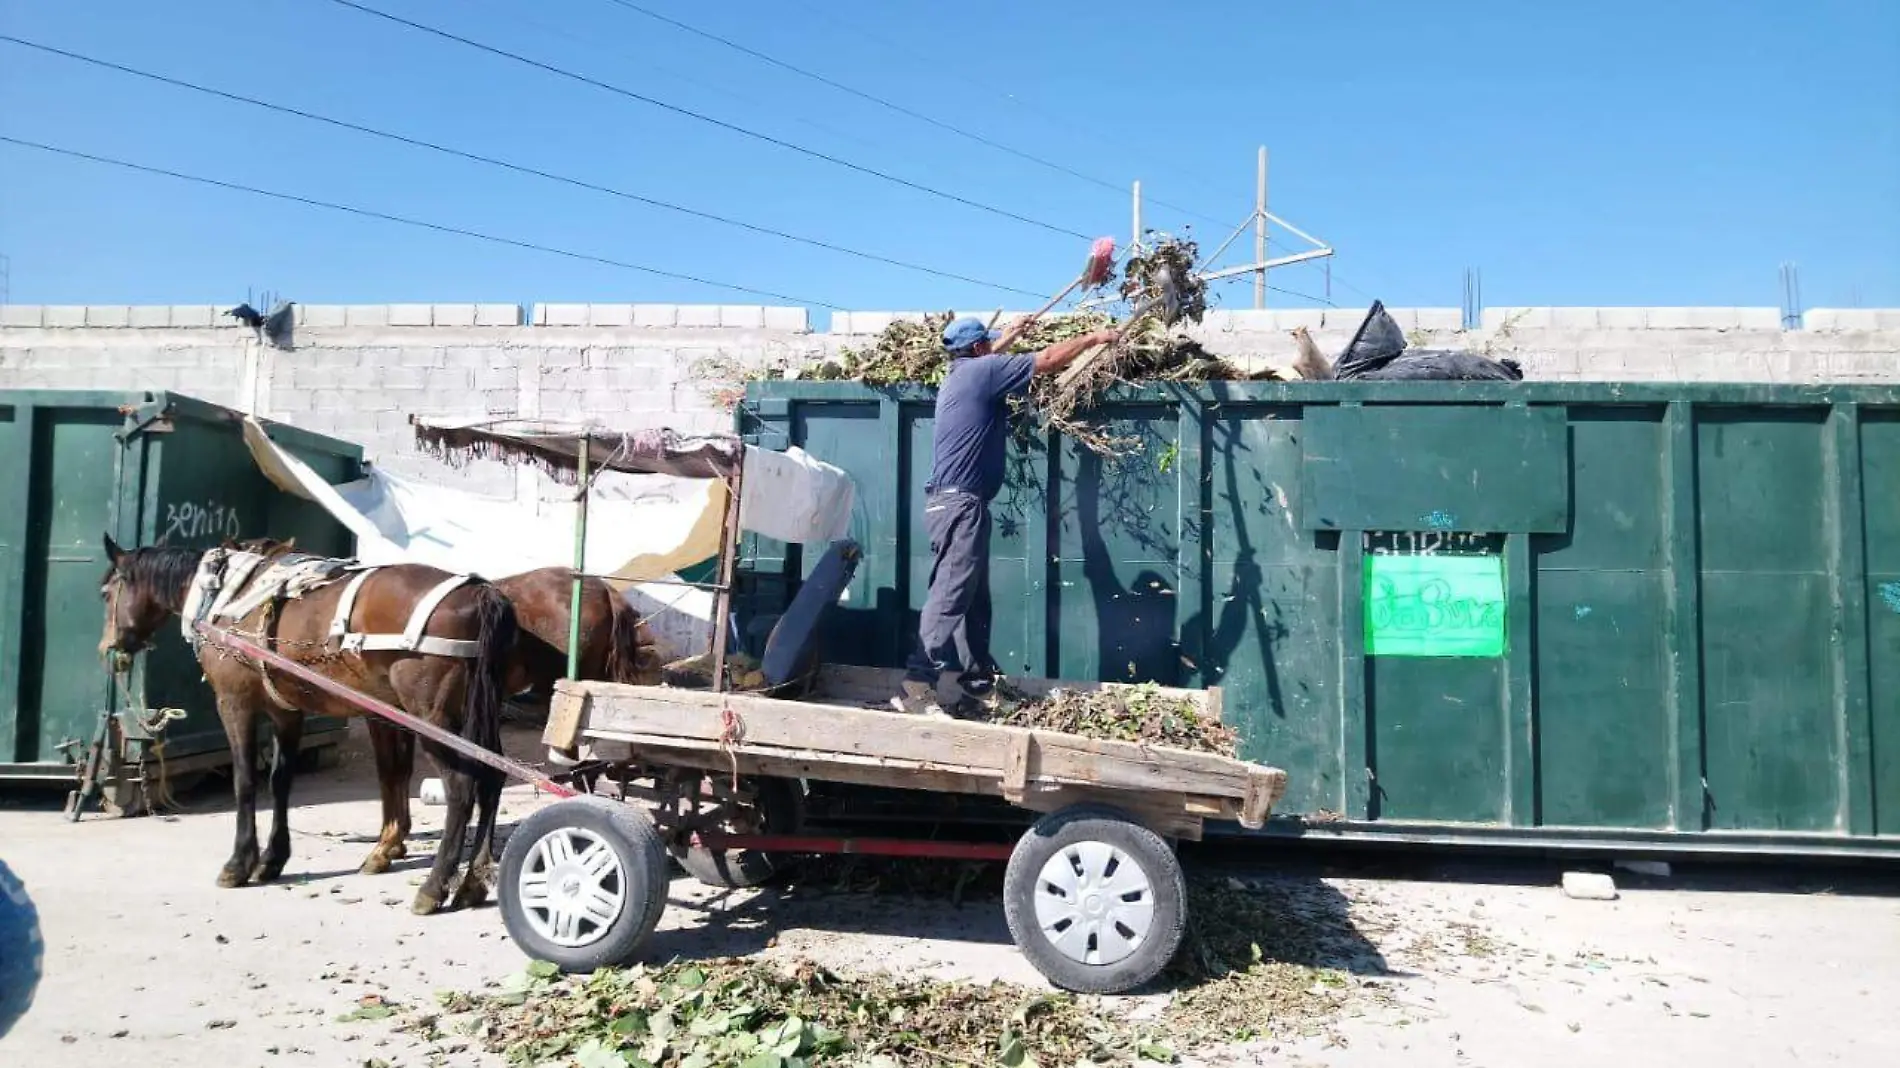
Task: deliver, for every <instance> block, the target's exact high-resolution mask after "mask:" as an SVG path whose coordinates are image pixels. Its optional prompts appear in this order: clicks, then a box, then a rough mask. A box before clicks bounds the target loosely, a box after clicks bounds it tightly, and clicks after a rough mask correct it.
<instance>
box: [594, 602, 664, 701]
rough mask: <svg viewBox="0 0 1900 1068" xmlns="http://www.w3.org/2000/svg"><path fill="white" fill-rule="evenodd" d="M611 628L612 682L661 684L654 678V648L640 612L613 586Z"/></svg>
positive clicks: (609, 672) (609, 658)
mask: <svg viewBox="0 0 1900 1068" xmlns="http://www.w3.org/2000/svg"><path fill="white" fill-rule="evenodd" d="M607 598H608V609H607V612H608V618H609V619H610V620H611V621H612V622H611V625H610V627H609V641H608V643H607V663H606V665H605V667H606V673H607V678H608V680H609V681H612V682H621V683H628V684H632V685H639V684H644V683H652V682H655V681H657V680H656V679H655V678H653V677H652V675H653V670H654V668H655V667H656V666H657V664H655V663H653V662H652V661H654V660H655V659H656V658H655V657H654V656H653V654H652V652H651V649H652V646H653V641H652V639H651V638H649V637H648V634H647V626H646V623H645V622H644V621H643V620H641V618H640V611H639V609H637V608H635V607H633V606H632V605H630V604H628V603H627V599H626V597H624V596H622V595H621V593H620V591H618V590H616V589H614V588H613V587H612V586H608V587H607Z"/></svg>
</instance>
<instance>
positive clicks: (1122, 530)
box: [738, 382, 1900, 855]
mask: <svg viewBox="0 0 1900 1068" xmlns="http://www.w3.org/2000/svg"><path fill="white" fill-rule="evenodd" d="M931 412H932V405H931V395H930V394H929V392H928V391H925V390H921V389H911V390H905V389H898V390H888V391H887V390H873V389H870V388H866V387H863V386H859V385H856V384H850V383H818V382H766V383H755V384H753V385H752V386H751V387H750V388H749V391H748V394H747V399H746V403H745V405H744V406H743V407H742V409H741V411H740V414H739V417H738V418H739V425H740V430H741V432H742V433H744V434H745V435H746V436H747V437H748V439H749V440H751V441H754V442H756V443H759V444H761V445H763V446H765V447H769V448H783V447H786V446H789V445H799V446H802V447H803V448H805V449H807V450H810V451H811V452H813V453H814V454H816V455H818V456H820V457H822V458H824V459H825V460H827V461H829V462H831V463H834V464H838V465H839V466H841V467H843V468H845V469H846V470H847V471H849V472H850V474H851V475H852V477H853V478H854V479H855V480H856V482H857V485H858V491H859V504H858V509H857V516H856V518H855V520H854V529H853V530H852V535H851V536H852V537H854V538H856V539H858V540H859V541H860V542H861V543H862V544H863V545H864V546H865V550H866V557H865V566H864V567H862V568H860V569H859V572H858V577H857V580H856V584H855V585H854V587H853V588H852V589H851V590H850V591H849V593H848V594H847V596H846V597H845V599H844V601H843V603H842V604H841V605H840V606H839V611H838V612H837V618H836V619H835V621H834V622H833V623H832V624H831V632H830V633H829V634H828V635H827V636H826V637H827V639H828V644H827V648H828V651H829V655H830V656H831V657H832V658H834V659H840V660H846V661H851V662H856V663H865V664H875V665H884V666H894V665H897V664H900V663H901V662H902V658H903V656H904V654H905V653H906V652H907V650H908V645H909V642H911V641H912V640H914V638H913V636H914V634H915V632H916V628H915V620H916V610H917V608H918V607H919V606H920V604H921V602H922V599H923V592H924V583H925V580H926V576H927V574H928V551H927V545H926V542H925V539H924V536H923V525H922V515H921V510H922V503H921V486H922V483H923V480H924V478H925V475H926V472H927V469H928V466H929V462H930V461H929V443H930V432H931V425H930V423H931ZM1098 414H1099V415H1100V416H1101V417H1102V418H1103V419H1105V420H1106V421H1107V422H1108V424H1109V425H1110V426H1111V427H1112V428H1113V429H1115V430H1116V431H1118V432H1119V433H1120V434H1122V435H1123V436H1125V437H1127V438H1128V439H1131V440H1133V441H1137V442H1140V443H1141V451H1140V452H1139V453H1137V454H1135V455H1133V456H1130V457H1127V458H1123V459H1115V460H1103V459H1100V458H1098V457H1096V456H1094V455H1093V454H1089V453H1087V452H1085V451H1080V450H1078V449H1077V448H1076V447H1075V446H1074V444H1073V443H1072V442H1068V441H1066V440H1061V439H1057V440H1049V439H1046V438H1042V437H1039V436H1037V435H1033V434H1029V435H1024V437H1023V439H1022V440H1019V441H1018V442H1017V444H1016V445H1015V446H1014V447H1013V450H1012V460H1011V465H1012V472H1013V473H1012V476H1011V479H1010V483H1009V485H1008V487H1007V488H1006V489H1005V490H1004V491H1003V494H1002V496H1000V497H999V498H998V500H997V502H996V505H995V510H994V514H995V529H996V534H995V550H994V552H995V555H994V558H993V562H992V574H993V580H992V581H993V588H994V592H995V606H996V619H995V637H994V640H993V646H994V652H995V653H996V655H997V657H998V659H999V661H1001V662H1002V663H1003V664H1004V666H1005V669H1006V670H1013V671H1020V672H1024V673H1028V674H1034V675H1042V676H1063V677H1075V678H1091V679H1103V680H1129V681H1137V680H1155V681H1159V682H1162V683H1166V684H1170V685H1187V686H1195V685H1202V686H1211V685H1219V686H1221V687H1223V688H1224V691H1225V702H1224V705H1225V708H1226V710H1227V715H1228V717H1229V720H1230V721H1231V722H1232V724H1233V725H1234V726H1235V727H1237V728H1238V729H1239V731H1240V732H1241V735H1242V738H1243V746H1244V748H1243V753H1242V755H1243V756H1247V757H1250V758H1257V759H1261V760H1267V761H1271V762H1272V763H1273V764H1275V765H1277V766H1279V767H1283V768H1286V769H1287V770H1288V773H1289V777H1290V788H1289V793H1288V796H1287V800H1286V803H1285V805H1284V806H1283V808H1284V810H1285V811H1287V812H1289V813H1293V814H1297V815H1296V816H1295V817H1294V818H1290V819H1288V820H1286V821H1283V823H1282V824H1280V825H1279V826H1277V827H1274V828H1270V831H1271V832H1272V833H1280V834H1297V835H1305V836H1309V837H1315V836H1337V837H1341V838H1363V839H1379V840H1386V841H1392V840H1398V841H1410V842H1419V843H1428V844H1429V843H1443V844H1498V845H1523V846H1535V847H1539V848H1556V849H1588V850H1613V851H1616V852H1619V853H1639V852H1655V853H1665V854H1666V853H1686V852H1697V851H1706V852H1720V853H1726V854H1741V853H1755V852H1766V853H1783V854H1792V855H1872V854H1885V855H1890V854H1893V853H1895V852H1900V492H1896V489H1895V487H1897V486H1900V388H1896V387H1890V386H1853V387H1849V386H1822V387H1806V386H1756V385H1691V384H1644V385H1634V384H1622V383H1535V382H1532V383H1516V384H1493V383H1412V382H1405V383H1320V382H1313V383H1213V384H1208V385H1204V386H1182V387H1174V386H1167V387H1147V388H1141V389H1127V390H1124V391H1122V392H1120V393H1118V394H1116V395H1114V396H1113V397H1111V398H1109V399H1108V400H1107V401H1106V402H1105V404H1104V406H1103V408H1102V409H1101V411H1100V412H1099V413H1098ZM802 566H803V562H802V561H801V560H800V558H799V553H798V550H797V549H796V547H787V546H782V545H777V544H774V543H769V542H763V541H758V540H756V539H755V540H753V541H752V542H751V543H749V545H748V549H747V558H746V562H745V567H746V570H745V571H744V573H743V574H742V583H743V585H742V592H743V593H744V594H745V595H746V596H747V597H749V599H750V602H751V603H752V604H753V605H755V606H757V607H758V609H759V610H769V609H770V608H771V607H772V606H773V605H774V604H775V603H777V602H779V601H781V600H782V598H783V597H784V596H786V595H788V593H789V592H790V591H791V589H792V588H794V587H795V585H796V583H797V579H798V577H799V575H800V572H801V568H802Z"/></svg>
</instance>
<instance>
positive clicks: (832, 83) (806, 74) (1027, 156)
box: [607, 0, 1220, 225]
mask: <svg viewBox="0 0 1900 1068" xmlns="http://www.w3.org/2000/svg"><path fill="white" fill-rule="evenodd" d="M607 2H608V3H610V4H613V5H615V6H616V7H621V8H625V9H626V10H628V11H631V12H634V13H635V14H638V15H644V16H646V17H647V18H650V19H653V20H654V21H656V22H663V23H665V24H666V25H668V26H671V27H673V28H674V29H677V30H683V31H685V32H686V33H690V34H692V35H693V36H695V37H700V38H704V39H705V40H708V41H713V42H715V43H718V44H721V45H724V46H725V47H727V48H730V49H732V50H733V51H735V52H739V53H741V54H743V55H747V56H751V57H752V58H753V59H756V60H759V61H760V62H763V63H769V64H771V65H772V66H774V67H777V68H779V69H780V70H786V71H790V72H792V73H793V74H796V75H798V76H799V77H801V78H807V79H810V80H811V81H814V82H817V83H818V84H820V85H824V86H829V87H830V88H832V89H836V90H838V91H839V92H841V93H846V94H848V95H850V96H854V97H857V98H858V99H860V100H868V101H870V102H871V103H873V104H876V105H878V106H879V107H883V108H888V109H890V110H891V111H895V112H897V113H898V114H899V115H903V116H906V117H908V118H912V119H916V120H917V121H918V122H922V123H926V124H928V125H931V126H935V127H936V128H937V129H939V130H946V131H948V132H950V133H953V134H956V135H957V136H958V137H963V138H967V139H969V140H971V141H974V142H976V143H977V144H979V145H984V146H986V147H988V148H993V149H995V150H996V151H998V152H1003V153H1006V154H1008V155H1011V156H1015V157H1016V158H1017V159H1022V160H1027V161H1029V162H1030V163H1034V164H1036V165H1037V166H1040V167H1047V168H1048V169H1050V170H1052V171H1056V172H1058V173H1061V174H1066V175H1068V176H1069V177H1071V178H1075V179H1078V180H1080V181H1084V182H1087V183H1089V184H1090V185H1095V186H1100V187H1102V188H1103V189H1107V190H1109V191H1111V192H1115V193H1126V192H1127V191H1128V186H1127V184H1126V183H1117V182H1111V181H1109V180H1107V179H1105V178H1097V177H1095V176H1094V175H1092V174H1085V173H1083V172H1082V171H1078V170H1076V169H1075V168H1073V167H1070V166H1067V165H1065V164H1061V163H1057V162H1055V161H1053V160H1048V159H1044V158H1043V157H1041V156H1038V155H1035V154H1034V153H1031V152H1024V151H1023V150H1021V149H1019V148H1013V147H1011V146H1009V145H1006V144H1003V143H1002V142H1000V141H997V140H994V139H993V138H989V137H985V136H983V135H982V134H979V133H975V132H973V131H970V130H966V129H964V128H963V127H961V126H956V125H953V124H951V123H948V122H944V121H943V120H942V119H937V118H933V117H931V116H929V115H926V114H924V113H923V112H921V111H917V110H915V109H913V108H908V107H905V106H904V105H902V104H899V103H896V102H894V101H890V100H886V99H885V98H883V97H881V96H878V95H876V94H875V93H867V92H865V91H864V90H862V89H858V88H855V87H853V86H849V85H846V84H844V83H843V82H840V81H837V80H836V79H833V78H828V77H826V76H825V75H823V74H819V73H817V72H816V71H811V70H806V69H805V68H803V67H800V66H797V65H795V64H792V63H788V62H786V61H785V60H782V59H779V58H778V57H776V56H773V55H769V54H767V53H765V52H761V51H759V50H758V49H756V48H750V47H748V46H746V45H743V44H740V43H739V42H737V41H735V40H733V39H731V38H730V37H722V36H720V35H719V34H716V33H713V32H712V31H710V30H703V29H700V28H699V27H697V26H693V25H690V24H688V23H685V22H681V21H680V20H679V19H676V18H672V17H670V16H668V15H663V14H661V13H659V12H658V11H654V10H653V9H651V8H648V7H643V6H642V5H640V4H636V3H634V2H633V0H607ZM1149 203H1152V204H1154V205H1156V206H1158V207H1164V208H1170V209H1172V210H1174V211H1178V212H1181V213H1182V214H1185V215H1191V216H1194V217H1195V218H1198V219H1202V220H1204V221H1206V222H1211V223H1215V224H1216V225H1219V224H1220V220H1218V219H1215V218H1212V217H1210V216H1207V215H1202V214H1200V213H1199V212H1195V211H1190V210H1189V209H1187V208H1183V207H1180V206H1178V205H1174V204H1169V203H1167V202H1166V201H1163V200H1157V199H1154V198H1152V197H1151V198H1149Z"/></svg>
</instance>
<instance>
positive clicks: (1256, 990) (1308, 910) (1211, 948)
mask: <svg viewBox="0 0 1900 1068" xmlns="http://www.w3.org/2000/svg"><path fill="white" fill-rule="evenodd" d="M1188 917H1189V928H1188V935H1187V938H1186V939H1185V940H1183V942H1182V946H1181V952H1180V955H1179V956H1177V957H1176V958H1175V960H1174V964H1173V966H1172V968H1171V969H1170V972H1169V976H1170V978H1171V979H1173V980H1174V981H1175V983H1176V984H1177V985H1178V987H1179V992H1178V993H1177V994H1175V996H1174V998H1173V1000H1172V1001H1171V1002H1170V1004H1169V1006H1168V1012H1167V1020H1168V1024H1169V1027H1168V1035H1169V1037H1170V1038H1172V1039H1173V1040H1174V1041H1176V1042H1178V1043H1181V1044H1182V1045H1184V1046H1186V1047H1190V1048H1191V1047H1194V1046H1199V1045H1205V1044H1207V1043H1211V1042H1218V1041H1228V1042H1234V1041H1248V1040H1252V1039H1256V1038H1266V1037H1293V1036H1304V1037H1311V1036H1314V1035H1318V1034H1321V1033H1323V1032H1325V1031H1327V1030H1328V1029H1329V1027H1330V1024H1331V1022H1332V1021H1333V1020H1334V1019H1335V1018H1336V1017H1337V1016H1338V1015H1339V1014H1340V1012H1341V1011H1342V1010H1343V1009H1344V1008H1345V1007H1346V1005H1347V1003H1348V1002H1349V1001H1350V1000H1352V999H1353V998H1355V997H1362V996H1363V997H1371V998H1373V999H1374V1000H1382V999H1380V998H1379V997H1378V996H1377V995H1378V994H1379V988H1378V987H1376V986H1372V987H1368V986H1366V985H1364V983H1363V982H1362V981H1361V980H1359V979H1358V978H1356V977H1358V976H1373V977H1376V976H1382V975H1384V974H1386V972H1387V971H1388V969H1387V967H1386V964H1385V961H1384V958H1383V957H1381V956H1380V954H1379V951H1378V950H1377V949H1375V948H1374V947H1373V946H1372V944H1371V943H1369V942H1367V941H1366V939H1365V937H1364V936H1363V935H1362V934H1360V933H1359V931H1358V930H1357V929H1356V928H1355V927H1354V925H1353V921H1352V919H1351V916H1350V914H1349V909H1348V905H1347V902H1346V900H1345V898H1344V897H1343V896H1340V895H1339V894H1338V893H1337V891H1335V890H1333V889H1332V888H1331V887H1329V886H1327V885H1326V884H1325V883H1321V882H1316V881H1295V880H1263V881H1260V882H1258V883H1251V882H1243V881H1241V880H1238V879H1232V878H1220V877H1211V878H1198V879H1193V880H1190V881H1189V883H1188ZM1375 982H1376V980H1375Z"/></svg>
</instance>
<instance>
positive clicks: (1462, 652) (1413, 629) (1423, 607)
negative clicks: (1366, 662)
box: [1365, 555, 1505, 657]
mask: <svg viewBox="0 0 1900 1068" xmlns="http://www.w3.org/2000/svg"><path fill="white" fill-rule="evenodd" d="M1365 561H1366V586H1365V589H1366V653H1367V655H1369V656H1426V657H1441V656H1442V657H1451V656H1468V657H1497V656H1503V655H1504V647H1505V637H1504V604H1505V602H1504V561H1503V558H1501V557H1498V556H1489V555H1485V556H1475V555H1473V556H1368V557H1366V558H1365Z"/></svg>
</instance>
